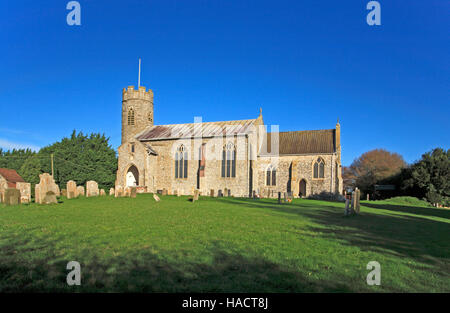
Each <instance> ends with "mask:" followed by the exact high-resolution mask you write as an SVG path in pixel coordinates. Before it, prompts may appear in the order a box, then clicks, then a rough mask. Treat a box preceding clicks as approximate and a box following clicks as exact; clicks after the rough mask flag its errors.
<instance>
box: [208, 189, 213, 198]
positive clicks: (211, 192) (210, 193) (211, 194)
mask: <svg viewBox="0 0 450 313" xmlns="http://www.w3.org/2000/svg"><path fill="white" fill-rule="evenodd" d="M209 195H210V196H211V197H214V189H211V191H210V192H209Z"/></svg>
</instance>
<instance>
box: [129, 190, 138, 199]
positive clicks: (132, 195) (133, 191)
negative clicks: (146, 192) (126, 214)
mask: <svg viewBox="0 0 450 313" xmlns="http://www.w3.org/2000/svg"><path fill="white" fill-rule="evenodd" d="M136 193H137V189H136V187H131V188H130V197H131V198H136Z"/></svg>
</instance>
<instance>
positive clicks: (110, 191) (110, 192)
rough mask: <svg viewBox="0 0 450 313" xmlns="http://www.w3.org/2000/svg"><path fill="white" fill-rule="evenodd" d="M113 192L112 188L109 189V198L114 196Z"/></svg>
mask: <svg viewBox="0 0 450 313" xmlns="http://www.w3.org/2000/svg"><path fill="white" fill-rule="evenodd" d="M115 193H116V192H115V190H114V188H109V195H110V196H114V195H115Z"/></svg>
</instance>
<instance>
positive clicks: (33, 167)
mask: <svg viewBox="0 0 450 313" xmlns="http://www.w3.org/2000/svg"><path fill="white" fill-rule="evenodd" d="M42 168H43V166H42V162H41V160H40V158H39V156H38V155H32V156H30V157H29V158H28V159H27V160H26V161H25V162H24V163H23V164H22V166H21V168H20V170H19V171H18V173H19V175H20V176H21V177H22V178H23V179H24V180H25V181H26V182H28V183H31V194H32V195H33V196H34V186H35V185H36V184H39V175H40V174H42V173H43V170H42Z"/></svg>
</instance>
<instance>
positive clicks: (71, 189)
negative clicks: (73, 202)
mask: <svg viewBox="0 0 450 313" xmlns="http://www.w3.org/2000/svg"><path fill="white" fill-rule="evenodd" d="M66 188H67V199H72V198H75V197H77V183H76V182H74V181H73V180H69V181H68V182H67V184H66Z"/></svg>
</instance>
